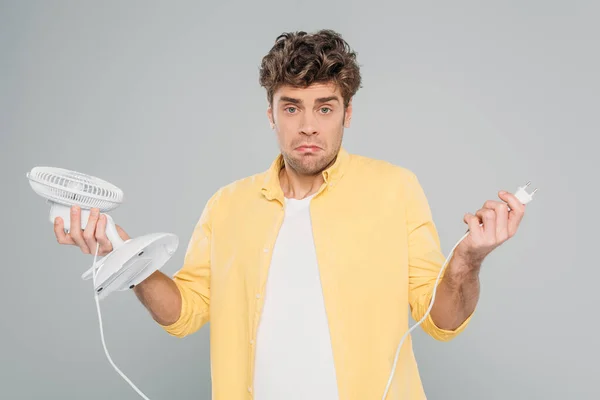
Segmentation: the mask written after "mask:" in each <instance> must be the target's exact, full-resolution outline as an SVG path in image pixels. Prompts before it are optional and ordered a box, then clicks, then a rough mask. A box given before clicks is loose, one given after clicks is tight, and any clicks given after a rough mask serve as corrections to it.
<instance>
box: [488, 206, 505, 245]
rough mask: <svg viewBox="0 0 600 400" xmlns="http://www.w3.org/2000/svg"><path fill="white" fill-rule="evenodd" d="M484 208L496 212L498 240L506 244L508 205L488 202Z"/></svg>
mask: <svg viewBox="0 0 600 400" xmlns="http://www.w3.org/2000/svg"><path fill="white" fill-rule="evenodd" d="M483 208H486V209H490V210H494V212H495V213H496V240H497V241H499V242H504V241H505V240H506V239H508V204H506V203H504V202H502V201H494V200H488V201H486V202H485V204H484V205H483Z"/></svg>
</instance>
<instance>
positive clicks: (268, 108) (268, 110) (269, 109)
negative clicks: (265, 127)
mask: <svg viewBox="0 0 600 400" xmlns="http://www.w3.org/2000/svg"><path fill="white" fill-rule="evenodd" d="M267 118H268V119H269V123H270V124H271V129H274V128H275V120H274V119H273V107H271V105H269V107H267Z"/></svg>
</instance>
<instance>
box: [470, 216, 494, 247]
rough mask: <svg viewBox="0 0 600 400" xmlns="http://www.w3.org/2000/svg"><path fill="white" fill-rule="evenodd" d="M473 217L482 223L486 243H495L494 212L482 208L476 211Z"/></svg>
mask: <svg viewBox="0 0 600 400" xmlns="http://www.w3.org/2000/svg"><path fill="white" fill-rule="evenodd" d="M475 215H476V216H477V217H479V218H480V219H481V221H482V222H483V234H484V237H485V238H486V241H487V242H488V243H490V244H491V242H494V243H495V242H496V212H495V211H494V210H490V209H489V208H482V209H480V210H478V211H477V212H476V213H475Z"/></svg>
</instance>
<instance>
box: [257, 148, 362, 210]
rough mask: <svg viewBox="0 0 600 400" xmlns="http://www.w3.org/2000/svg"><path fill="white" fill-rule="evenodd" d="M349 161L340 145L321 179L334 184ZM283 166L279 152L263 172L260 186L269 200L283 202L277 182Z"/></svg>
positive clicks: (346, 153) (347, 155) (342, 173)
mask: <svg viewBox="0 0 600 400" xmlns="http://www.w3.org/2000/svg"><path fill="white" fill-rule="evenodd" d="M349 161H350V154H349V153H348V151H347V150H346V149H345V148H344V147H343V146H342V147H340V150H339V151H338V155H337V158H336V160H335V162H334V163H333V164H332V165H331V166H329V168H327V169H326V170H324V171H323V172H322V174H323V179H324V180H325V184H327V185H330V186H331V185H335V184H336V183H337V182H338V181H339V180H340V179H341V178H342V176H343V175H344V172H346V169H347V167H348V163H349ZM283 166H284V161H283V155H282V154H281V153H280V154H279V155H278V156H277V157H276V158H275V160H273V162H272V163H271V166H270V167H269V169H268V170H267V172H266V174H265V179H264V181H263V185H262V187H261V191H262V193H263V194H264V195H265V197H266V198H267V199H269V200H273V199H277V200H279V201H281V202H282V203H283V201H284V196H283V190H282V189H281V184H280V182H279V171H281V168H283Z"/></svg>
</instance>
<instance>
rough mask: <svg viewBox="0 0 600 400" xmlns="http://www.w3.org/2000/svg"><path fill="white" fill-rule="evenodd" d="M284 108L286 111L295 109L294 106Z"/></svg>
mask: <svg viewBox="0 0 600 400" xmlns="http://www.w3.org/2000/svg"><path fill="white" fill-rule="evenodd" d="M285 110H286V111H287V112H294V111H295V110H296V107H286V108H285Z"/></svg>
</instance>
